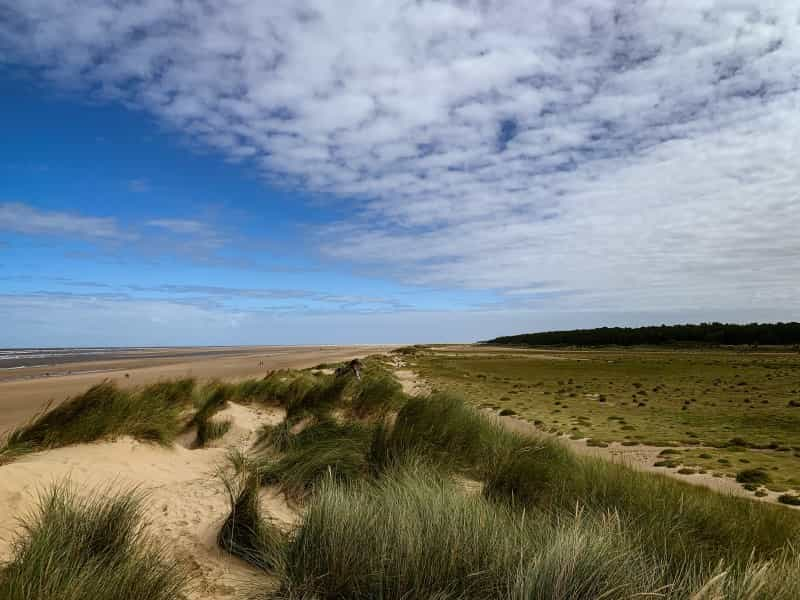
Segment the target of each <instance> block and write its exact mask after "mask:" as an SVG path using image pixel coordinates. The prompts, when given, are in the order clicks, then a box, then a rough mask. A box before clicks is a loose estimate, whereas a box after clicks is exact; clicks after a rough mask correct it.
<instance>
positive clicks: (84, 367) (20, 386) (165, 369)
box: [0, 346, 393, 432]
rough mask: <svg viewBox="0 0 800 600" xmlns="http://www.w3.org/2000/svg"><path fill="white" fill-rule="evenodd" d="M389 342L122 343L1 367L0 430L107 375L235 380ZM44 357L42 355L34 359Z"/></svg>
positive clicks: (132, 380)
mask: <svg viewBox="0 0 800 600" xmlns="http://www.w3.org/2000/svg"><path fill="white" fill-rule="evenodd" d="M391 348H393V346H248V347H222V348H208V347H194V348H189V347H184V348H143V349H125V350H121V351H120V352H118V353H116V354H114V353H109V354H108V355H107V356H105V357H104V358H103V360H83V361H74V360H64V359H63V358H58V359H56V360H53V363H54V364H46V365H41V366H30V367H25V368H12V369H0V432H3V431H7V430H9V429H12V428H14V427H16V426H18V425H20V424H22V423H25V422H26V421H28V420H29V419H30V418H31V417H33V416H34V415H36V414H37V413H39V412H40V411H41V410H42V408H44V407H45V406H46V405H47V404H48V403H49V402H53V403H58V402H61V401H63V400H65V399H66V398H68V397H70V396H73V395H75V394H79V393H81V392H83V391H84V390H86V389H87V388H88V387H89V386H91V385H94V384H96V383H100V382H101V381H103V380H104V379H110V380H112V381H114V382H115V383H117V384H118V385H120V386H123V387H130V386H136V385H141V384H147V383H152V382H154V381H159V380H162V379H174V378H178V377H196V378H197V379H198V380H207V379H225V380H237V379H243V378H247V377H259V376H262V375H264V374H266V373H267V372H268V371H270V370H274V369H284V368H294V369H302V368H306V367H313V366H314V365H317V364H319V363H325V362H337V361H341V360H345V359H350V358H356V357H364V356H367V355H369V354H375V353H380V352H386V351H388V350H390V349H391ZM39 362H43V361H39Z"/></svg>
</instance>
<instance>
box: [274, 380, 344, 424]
mask: <svg viewBox="0 0 800 600" xmlns="http://www.w3.org/2000/svg"><path fill="white" fill-rule="evenodd" d="M350 380H351V378H350V377H336V376H335V375H321V376H318V377H314V378H312V379H311V381H310V382H308V381H306V380H305V379H297V380H296V383H295V384H294V385H295V386H296V391H295V392H294V393H292V394H291V395H289V396H288V397H287V400H286V404H285V407H286V418H287V419H289V420H290V421H296V420H298V419H300V418H302V417H303V416H314V417H322V416H324V415H326V414H327V413H328V412H330V410H331V409H333V408H334V407H336V406H339V405H341V403H342V399H343V396H344V392H345V389H346V388H347V385H348V384H349V383H350Z"/></svg>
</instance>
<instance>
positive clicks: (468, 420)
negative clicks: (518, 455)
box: [382, 394, 514, 475]
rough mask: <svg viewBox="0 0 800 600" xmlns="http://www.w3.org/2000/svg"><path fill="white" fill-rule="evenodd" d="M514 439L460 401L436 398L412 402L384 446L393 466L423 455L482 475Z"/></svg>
mask: <svg viewBox="0 0 800 600" xmlns="http://www.w3.org/2000/svg"><path fill="white" fill-rule="evenodd" d="M513 438H514V436H511V435H510V434H508V433H507V432H506V430H505V429H503V428H502V427H501V426H500V425H499V424H498V423H495V422H492V421H488V420H487V419H486V418H485V417H484V416H483V415H481V414H479V413H478V411H476V410H474V409H472V408H470V407H467V406H465V404H464V402H463V400H461V399H460V398H458V397H456V396H452V395H448V394H434V395H432V396H430V397H416V398H410V399H409V400H408V401H407V402H406V404H405V405H404V406H403V408H401V409H400V412H399V413H398V415H397V419H396V420H395V423H394V426H393V428H392V429H391V432H389V433H388V434H387V435H386V436H385V440H383V442H382V444H383V445H384V448H385V449H384V452H385V453H386V454H387V455H388V457H389V462H391V461H392V460H394V461H399V462H402V461H403V460H404V458H405V456H407V455H422V456H425V457H426V459H427V460H429V461H434V462H438V463H440V464H442V465H446V466H447V467H448V468H450V469H456V470H462V471H465V472H469V473H473V474H478V475H480V474H482V473H483V471H485V470H486V468H487V466H488V465H490V464H492V459H493V455H494V454H495V453H497V452H502V451H503V450H504V446H505V445H506V444H508V443H510V441H511V440H512V439H513Z"/></svg>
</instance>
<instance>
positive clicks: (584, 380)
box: [410, 346, 800, 491]
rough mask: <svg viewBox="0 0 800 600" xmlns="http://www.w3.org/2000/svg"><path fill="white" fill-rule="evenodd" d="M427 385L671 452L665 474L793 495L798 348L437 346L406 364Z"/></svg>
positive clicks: (798, 472) (797, 481) (549, 427)
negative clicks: (734, 480) (742, 477)
mask: <svg viewBox="0 0 800 600" xmlns="http://www.w3.org/2000/svg"><path fill="white" fill-rule="evenodd" d="M410 364H411V366H412V367H413V368H414V369H415V370H416V371H417V372H418V373H419V374H420V375H421V376H422V377H423V378H424V379H426V380H427V381H429V382H430V383H431V384H432V385H433V386H434V387H435V388H436V389H440V390H451V391H454V392H458V393H460V394H462V395H464V396H465V397H466V398H468V399H469V400H470V401H472V402H473V403H476V404H478V405H480V406H483V407H487V406H488V407H492V408H496V409H499V410H502V409H506V410H509V411H514V412H515V413H517V414H518V416H520V417H521V418H524V419H526V420H529V421H531V422H533V423H535V424H536V425H537V426H538V427H539V428H541V429H543V430H545V431H550V432H553V433H556V432H560V433H563V434H566V435H570V436H571V437H573V438H575V439H579V438H591V439H592V443H597V444H603V443H608V442H611V441H618V442H622V443H626V444H628V445H634V444H637V443H640V444H648V445H656V446H674V447H676V450H674V451H672V453H670V454H668V455H665V456H664V457H663V460H664V461H667V463H666V465H665V467H666V468H678V467H682V468H686V467H688V468H693V469H697V470H703V471H707V472H710V473H718V474H726V475H736V473H737V472H739V471H741V470H743V469H753V468H763V469H764V470H765V471H766V473H767V475H768V480H769V481H768V483H767V487H768V488H769V489H772V490H773V491H782V490H785V489H787V488H793V489H800V353H798V352H792V351H785V352H781V351H761V352H759V351H737V350H662V349H624V350H621V349H597V350H553V349H542V350H536V349H531V350H524V349H517V348H514V349H509V348H506V349H500V348H490V347H483V346H474V347H457V348H447V347H444V348H438V349H432V350H429V351H424V352H419V353H417V354H415V355H413V356H412V357H411V358H410Z"/></svg>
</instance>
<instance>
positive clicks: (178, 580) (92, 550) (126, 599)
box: [0, 484, 187, 600]
mask: <svg viewBox="0 0 800 600" xmlns="http://www.w3.org/2000/svg"><path fill="white" fill-rule="evenodd" d="M141 520H142V511H141V496H140V495H138V494H137V493H135V492H130V491H129V492H125V493H122V494H119V495H111V496H108V494H107V492H105V491H103V492H102V493H98V494H96V495H91V496H89V497H87V498H78V497H77V496H76V495H75V493H74V492H73V491H72V490H71V488H70V487H69V486H68V485H67V484H61V485H56V486H54V487H52V488H50V490H49V491H47V492H46V493H45V494H43V495H42V496H40V503H39V507H38V509H37V511H36V512H35V513H34V514H32V515H31V516H30V517H28V518H27V519H26V520H25V521H24V522H23V533H22V535H21V536H20V537H18V538H17V539H16V540H15V541H14V544H13V546H12V556H11V559H10V560H9V562H8V563H7V564H6V565H4V566H3V567H2V568H1V570H0V598H3V600H40V599H41V600H44V599H46V600H89V599H91V600H178V599H179V598H183V597H184V595H183V591H184V588H185V585H186V583H187V576H186V574H185V573H184V571H183V569H182V568H181V567H179V566H178V565H177V564H175V563H173V562H171V561H169V560H167V558H166V554H165V553H164V552H163V550H162V549H161V548H160V547H158V546H156V545H154V544H153V542H151V541H150V540H149V539H148V538H147V537H146V536H145V535H144V534H143V533H142V529H141Z"/></svg>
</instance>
